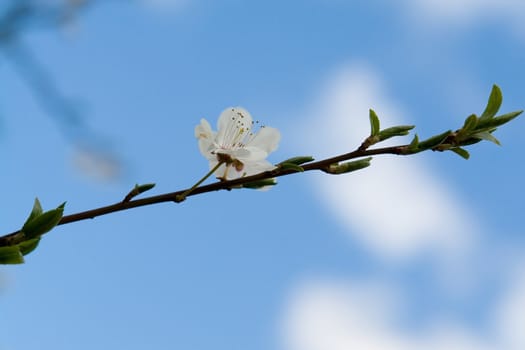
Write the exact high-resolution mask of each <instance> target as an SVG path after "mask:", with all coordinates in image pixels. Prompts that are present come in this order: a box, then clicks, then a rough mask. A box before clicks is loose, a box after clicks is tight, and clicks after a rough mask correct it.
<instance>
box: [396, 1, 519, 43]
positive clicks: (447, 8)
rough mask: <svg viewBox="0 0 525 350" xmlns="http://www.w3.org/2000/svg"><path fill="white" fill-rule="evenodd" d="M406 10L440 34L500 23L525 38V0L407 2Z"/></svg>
mask: <svg viewBox="0 0 525 350" xmlns="http://www.w3.org/2000/svg"><path fill="white" fill-rule="evenodd" d="M405 6H406V7H407V9H408V12H409V13H410V14H411V15H412V17H413V18H414V19H417V20H418V22H419V23H420V24H424V25H429V24H432V25H433V26H434V28H435V29H436V30H441V31H443V30H446V29H449V28H450V25H451V24H453V25H457V26H464V25H472V24H474V23H480V24H482V23H486V22H487V21H496V22H501V23H503V24H505V25H508V24H510V26H511V27H512V28H513V29H515V31H516V32H517V33H518V34H519V35H523V34H525V25H523V23H524V22H525V2H524V1H523V0H425V1H420V0H405Z"/></svg>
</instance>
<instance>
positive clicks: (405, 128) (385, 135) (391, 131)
mask: <svg viewBox="0 0 525 350" xmlns="http://www.w3.org/2000/svg"><path fill="white" fill-rule="evenodd" d="M412 129H414V125H398V126H393V127H391V128H386V129H383V130H381V131H380V132H379V134H378V135H377V136H378V138H379V141H384V140H387V139H389V138H391V137H395V136H405V135H408V132H409V131H410V130H412Z"/></svg>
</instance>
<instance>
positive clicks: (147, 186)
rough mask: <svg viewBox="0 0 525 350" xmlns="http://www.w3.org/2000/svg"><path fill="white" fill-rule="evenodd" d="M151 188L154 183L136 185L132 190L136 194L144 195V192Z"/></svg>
mask: <svg viewBox="0 0 525 350" xmlns="http://www.w3.org/2000/svg"><path fill="white" fill-rule="evenodd" d="M153 187H155V184H154V183H149V184H142V185H139V184H136V185H135V188H134V189H133V190H134V191H135V192H136V193H137V194H141V193H144V192H146V191H149V190H151V189H152V188H153Z"/></svg>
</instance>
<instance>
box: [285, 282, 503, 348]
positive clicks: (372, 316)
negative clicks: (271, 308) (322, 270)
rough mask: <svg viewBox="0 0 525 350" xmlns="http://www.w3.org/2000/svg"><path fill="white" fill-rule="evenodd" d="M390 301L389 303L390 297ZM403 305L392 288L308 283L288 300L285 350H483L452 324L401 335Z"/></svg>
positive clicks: (477, 338)
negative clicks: (400, 318)
mask: <svg viewBox="0 0 525 350" xmlns="http://www.w3.org/2000/svg"><path fill="white" fill-rule="evenodd" d="M393 296H394V297H393ZM402 303H403V301H402V300H400V298H399V297H398V293H397V292H396V291H395V290H393V289H392V287H391V286H388V285H381V284H376V285H374V284H366V283H365V284H363V283H341V282H334V281H331V282H328V281H322V282H310V283H303V284H302V285H300V286H299V288H297V289H296V290H295V291H294V292H293V293H292V295H291V298H290V303H289V305H288V307H287V309H286V310H285V317H284V322H283V330H284V343H285V348H286V349H289V350H347V349H352V350H421V349H425V350H488V349H494V350H495V349H501V348H498V347H492V346H491V344H487V343H488V341H487V340H486V339H484V337H483V336H481V335H480V334H475V333H473V332H471V331H470V330H468V329H466V328H464V327H462V326H460V325H458V324H457V323H455V322H453V321H452V320H445V321H447V322H444V321H436V322H435V323H434V324H432V325H431V326H429V327H422V329H423V330H420V331H409V330H407V329H406V328H405V329H404V330H403V329H402V327H400V324H399V322H397V321H398V320H396V315H400V314H401V313H400V311H402V309H401V307H402Z"/></svg>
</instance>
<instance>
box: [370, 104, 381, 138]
mask: <svg viewBox="0 0 525 350" xmlns="http://www.w3.org/2000/svg"><path fill="white" fill-rule="evenodd" d="M369 117H370V136H376V135H377V134H379V130H380V122H379V117H378V116H377V114H376V112H375V111H374V110H373V109H370V112H369Z"/></svg>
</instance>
